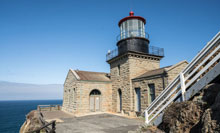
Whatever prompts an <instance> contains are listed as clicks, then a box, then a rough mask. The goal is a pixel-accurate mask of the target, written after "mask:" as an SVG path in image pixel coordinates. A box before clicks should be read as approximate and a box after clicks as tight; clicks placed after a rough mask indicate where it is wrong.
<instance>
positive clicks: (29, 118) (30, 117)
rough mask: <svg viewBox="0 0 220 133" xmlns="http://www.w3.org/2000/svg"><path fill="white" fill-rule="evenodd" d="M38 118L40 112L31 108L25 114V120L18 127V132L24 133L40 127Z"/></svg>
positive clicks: (40, 123) (40, 116)
mask: <svg viewBox="0 0 220 133" xmlns="http://www.w3.org/2000/svg"><path fill="white" fill-rule="evenodd" d="M40 118H42V114H41V113H39V112H38V111H36V110H33V111H31V112H30V113H28V114H27V115H26V121H25V122H24V124H23V125H22V127H21V128H20V133H26V132H30V131H34V130H36V129H38V128H40V127H41V126H42V122H41V120H40ZM42 132H43V131H42Z"/></svg>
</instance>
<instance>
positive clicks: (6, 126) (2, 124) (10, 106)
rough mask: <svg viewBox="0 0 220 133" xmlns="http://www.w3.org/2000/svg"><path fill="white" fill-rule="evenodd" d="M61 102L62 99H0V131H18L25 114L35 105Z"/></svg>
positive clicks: (34, 107) (8, 132)
mask: <svg viewBox="0 0 220 133" xmlns="http://www.w3.org/2000/svg"><path fill="white" fill-rule="evenodd" d="M48 104H60V105H61V104H62V100H24V101H20V100H19V101H0V133H19V130H20V127H21V126H22V124H23V123H24V121H25V115H27V114H28V113H29V112H30V111H31V110H35V109H37V105H48Z"/></svg>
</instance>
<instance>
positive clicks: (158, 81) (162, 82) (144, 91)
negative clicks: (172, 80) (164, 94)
mask: <svg viewBox="0 0 220 133" xmlns="http://www.w3.org/2000/svg"><path fill="white" fill-rule="evenodd" d="M167 79H168V78H167V77H166V76H164V75H159V76H155V77H152V78H150V79H149V78H148V79H142V80H136V81H133V97H134V100H133V105H134V106H133V110H134V111H136V110H135V102H136V99H135V88H140V90H141V111H143V110H145V109H146V108H147V107H148V106H149V104H150V102H149V100H148V99H149V86H148V85H149V84H152V83H153V84H154V85H155V95H156V97H157V96H158V95H159V94H160V93H161V91H163V89H164V87H166V86H167V85H168V82H167Z"/></svg>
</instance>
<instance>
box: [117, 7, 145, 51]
mask: <svg viewBox="0 0 220 133" xmlns="http://www.w3.org/2000/svg"><path fill="white" fill-rule="evenodd" d="M145 24H146V20H145V19H144V18H143V17H140V16H134V12H132V11H131V12H130V13H129V16H128V17H125V18H123V19H121V20H120V21H119V23H118V26H119V27H120V36H118V43H117V46H118V50H119V54H124V53H125V52H127V51H135V52H142V53H148V52H149V50H148V49H149V47H148V44H149V40H148V38H149V35H148V34H147V33H145Z"/></svg>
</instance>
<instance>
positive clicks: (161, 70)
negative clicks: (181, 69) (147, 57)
mask: <svg viewBox="0 0 220 133" xmlns="http://www.w3.org/2000/svg"><path fill="white" fill-rule="evenodd" d="M183 63H187V64H188V62H187V61H185V60H184V61H181V62H179V63H177V64H175V65H172V66H166V67H162V68H159V69H155V70H151V71H147V72H146V73H144V74H142V75H140V76H138V77H136V78H134V79H132V80H135V79H141V78H147V77H151V76H156V75H161V74H166V73H167V72H168V71H170V70H172V69H174V68H176V67H178V66H179V65H181V64H183Z"/></svg>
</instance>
